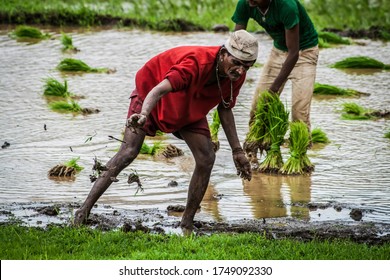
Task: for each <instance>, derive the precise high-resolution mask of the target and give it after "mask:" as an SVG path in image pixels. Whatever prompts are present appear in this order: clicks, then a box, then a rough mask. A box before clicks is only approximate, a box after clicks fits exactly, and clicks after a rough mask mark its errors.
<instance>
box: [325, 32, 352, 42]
mask: <svg viewBox="0 0 390 280" xmlns="http://www.w3.org/2000/svg"><path fill="white" fill-rule="evenodd" d="M318 38H320V39H322V40H323V42H325V43H328V44H336V45H350V44H351V41H350V40H349V39H347V38H343V37H341V36H340V35H338V34H336V33H333V32H327V31H320V32H318Z"/></svg>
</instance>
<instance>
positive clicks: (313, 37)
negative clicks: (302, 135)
mask: <svg viewBox="0 0 390 280" xmlns="http://www.w3.org/2000/svg"><path fill="white" fill-rule="evenodd" d="M251 18H252V19H253V20H255V21H256V22H257V23H258V24H260V25H261V26H262V27H263V28H264V29H265V31H266V32H267V33H268V34H269V35H270V36H271V38H272V39H273V40H274V43H273V48H272V51H271V54H270V56H269V58H268V60H267V62H266V64H265V65H264V68H263V70H262V75H261V77H260V80H259V84H258V86H257V89H256V93H255V95H254V98H253V102H252V108H251V113H250V117H251V121H252V119H253V117H254V112H255V111H256V105H257V100H258V97H259V94H260V93H261V92H263V91H265V90H268V91H270V92H274V93H277V94H280V93H281V92H282V90H283V87H284V85H285V83H286V81H287V80H291V82H292V110H291V116H292V120H293V121H295V120H302V121H304V122H305V123H306V124H307V125H308V128H309V130H310V106H311V99H312V96H313V89H314V82H315V77H316V68H317V61H318V54H319V49H318V34H317V31H316V30H315V28H314V26H313V23H312V21H311V20H310V18H309V16H308V14H307V12H306V10H305V8H304V7H303V6H302V5H301V3H300V2H299V1H298V0H239V1H238V3H237V6H236V10H235V12H234V14H233V16H232V20H233V22H235V23H236V26H235V30H239V29H246V27H247V24H248V21H249V19H251Z"/></svg>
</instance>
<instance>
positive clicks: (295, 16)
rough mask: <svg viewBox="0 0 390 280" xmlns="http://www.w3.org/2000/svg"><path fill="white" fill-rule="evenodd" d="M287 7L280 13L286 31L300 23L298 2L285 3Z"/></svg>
mask: <svg viewBox="0 0 390 280" xmlns="http://www.w3.org/2000/svg"><path fill="white" fill-rule="evenodd" d="M285 5H286V6H285V7H284V8H283V9H281V11H280V19H281V20H282V22H283V25H284V28H285V29H291V28H293V27H294V26H295V25H297V24H298V23H299V10H298V4H297V3H296V1H285Z"/></svg>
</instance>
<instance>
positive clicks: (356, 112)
mask: <svg viewBox="0 0 390 280" xmlns="http://www.w3.org/2000/svg"><path fill="white" fill-rule="evenodd" d="M342 112H343V113H342V118H343V119H347V120H368V119H372V116H370V113H371V110H369V109H366V108H364V107H362V106H360V105H358V104H356V103H354V102H349V103H344V104H343V109H342Z"/></svg>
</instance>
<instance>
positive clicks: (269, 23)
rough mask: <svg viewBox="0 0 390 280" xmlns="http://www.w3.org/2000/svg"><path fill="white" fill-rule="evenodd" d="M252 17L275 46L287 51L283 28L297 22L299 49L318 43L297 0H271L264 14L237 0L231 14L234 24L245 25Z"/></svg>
mask: <svg viewBox="0 0 390 280" xmlns="http://www.w3.org/2000/svg"><path fill="white" fill-rule="evenodd" d="M250 18H252V19H254V20H255V21H256V22H257V23H258V24H260V25H261V26H262V27H263V28H264V29H265V31H266V32H267V33H268V34H269V35H270V36H271V38H272V39H273V40H274V46H275V48H277V49H279V50H282V51H288V49H287V46H286V37H285V30H286V29H291V28H293V27H294V26H295V25H296V24H298V23H299V49H301V50H304V49H308V48H311V47H314V46H316V45H317V44H318V34H317V31H316V30H315V28H314V25H313V23H312V21H311V19H310V18H309V16H308V14H307V12H306V10H305V8H304V7H303V6H302V4H301V3H299V1H298V0H272V1H271V3H270V6H269V9H268V12H267V13H266V15H265V21H264V20H263V15H262V14H261V13H260V11H259V9H258V8H257V7H254V8H252V7H250V6H249V4H248V3H247V1H246V0H239V1H238V3H237V6H236V10H235V12H234V14H233V16H232V20H233V22H235V23H236V24H242V25H247V24H248V21H249V19H250Z"/></svg>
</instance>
